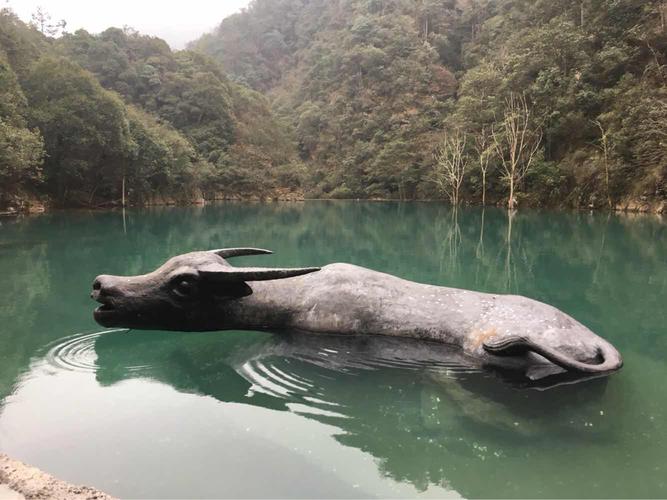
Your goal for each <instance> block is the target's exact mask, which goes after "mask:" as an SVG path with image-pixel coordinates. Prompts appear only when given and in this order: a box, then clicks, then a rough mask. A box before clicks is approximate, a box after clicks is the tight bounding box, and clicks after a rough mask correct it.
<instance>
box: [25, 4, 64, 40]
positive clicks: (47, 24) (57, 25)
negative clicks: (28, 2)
mask: <svg viewBox="0 0 667 500" xmlns="http://www.w3.org/2000/svg"><path fill="white" fill-rule="evenodd" d="M30 18H31V22H30V24H32V25H33V26H34V27H35V28H37V29H38V30H39V31H40V32H41V33H42V34H44V35H49V36H56V35H58V33H59V32H61V31H64V30H65V27H66V26H67V21H65V20H64V19H61V20H60V21H56V22H51V21H52V20H51V14H49V13H48V12H46V11H45V10H44V9H43V8H42V7H37V10H36V11H35V12H33V13H32V14H31V16H30Z"/></svg>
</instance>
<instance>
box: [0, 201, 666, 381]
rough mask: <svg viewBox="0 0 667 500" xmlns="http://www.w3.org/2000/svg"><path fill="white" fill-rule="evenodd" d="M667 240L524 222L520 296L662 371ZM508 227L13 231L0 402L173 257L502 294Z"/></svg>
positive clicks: (430, 210)
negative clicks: (196, 254) (111, 279)
mask: <svg viewBox="0 0 667 500" xmlns="http://www.w3.org/2000/svg"><path fill="white" fill-rule="evenodd" d="M482 216H483V219H482ZM482 221H483V225H482ZM666 228H667V225H665V224H664V222H662V221H661V220H659V219H657V218H654V217H651V216H634V217H631V216H621V215H607V214H585V213H549V212H534V211H527V210H526V211H522V212H520V213H518V214H517V215H516V216H515V217H514V219H513V220H512V227H511V238H509V241H510V242H511V248H510V249H509V251H511V264H512V266H511V267H510V271H511V273H512V274H510V277H511V284H512V288H511V290H510V291H511V292H513V293H520V294H524V295H527V296H529V297H533V298H536V299H539V300H543V301H546V302H549V303H551V304H553V305H555V306H557V307H559V308H561V309H563V310H565V311H566V312H568V313H570V314H572V315H573V316H575V317H576V318H577V319H579V320H581V321H583V322H584V323H585V324H587V325H588V326H590V327H591V328H592V329H593V330H594V331H596V332H599V333H600V334H602V335H603V336H605V337H607V338H609V339H610V340H611V341H612V342H614V343H615V344H616V345H617V346H618V347H619V348H620V349H621V350H622V351H623V350H625V349H628V348H632V349H634V350H639V351H641V352H642V353H644V354H645V355H647V356H650V357H654V358H655V359H664V358H665V357H667V338H666V337H665V335H664V334H663V332H664V325H665V323H667V318H666V317H665V314H666V313H665V309H664V304H663V301H664V296H665V294H666V290H667V265H666V264H667V237H666V232H667V229H666ZM124 229H125V230H126V232H125V230H124ZM508 229H509V228H508V219H507V212H506V211H504V210H500V209H491V208H487V209H486V210H484V211H482V210H478V209H468V208H459V209H458V211H457V213H456V216H455V217H452V211H451V207H449V206H446V205H442V204H436V203H373V202H370V203H369V202H366V203H358V202H334V201H331V202H313V203H268V204H260V203H229V204H223V205H220V206H204V207H191V208H156V209H151V210H145V211H139V210H127V211H126V217H125V221H124V220H123V217H122V214H121V213H120V212H98V213H91V212H84V211H70V212H63V213H61V212H54V213H52V214H47V215H44V216H40V217H35V218H25V219H22V220H14V221H11V220H6V221H3V226H1V227H0V272H2V275H3V277H4V278H5V280H4V282H5V286H4V287H1V288H0V324H2V327H1V328H2V335H0V342H1V343H2V347H3V350H2V352H3V363H1V364H2V368H1V370H2V374H3V375H2V380H1V381H0V384H2V386H3V387H4V389H3V392H2V394H6V391H8V390H9V388H10V387H11V385H12V384H13V383H14V380H15V377H16V375H17V374H18V373H19V372H20V371H21V370H22V369H24V368H25V367H27V365H28V363H29V359H30V357H31V356H33V355H35V353H36V352H37V351H38V350H39V349H40V348H41V347H42V346H44V345H45V344H47V343H48V342H49V341H51V340H54V339H57V338H60V337H63V336H65V335H69V334H72V333H75V332H80V331H90V330H93V329H95V328H97V325H95V323H94V322H93V321H92V319H91V316H90V315H91V310H92V307H93V306H92V303H91V302H90V299H89V298H88V291H89V287H90V282H91V281H92V279H93V277H94V276H95V275H96V274H98V273H100V272H108V273H114V274H135V273H141V272H145V271H148V270H151V269H153V268H155V267H156V266H157V265H159V264H160V263H161V262H163V261H164V260H166V259H167V258H168V257H170V256H171V255H174V254H178V253H183V252H187V251H191V250H195V249H206V248H218V247H223V246H237V245H252V246H261V247H266V248H270V249H272V250H274V251H275V252H276V253H275V254H274V255H271V256H265V257H248V258H243V259H238V260H237V261H236V263H237V264H238V265H248V264H250V263H255V264H258V263H259V262H261V264H262V265H286V266H302V265H321V264H326V263H329V262H341V261H343V262H351V263H354V264H359V265H363V266H366V267H370V268H373V269H376V270H379V271H384V272H389V273H392V274H395V275H398V276H401V277H404V278H408V279H412V280H415V281H421V282H426V283H433V284H439V285H445V286H453V287H459V288H470V289H476V290H481V291H491V292H505V291H508V289H507V285H506V283H507V267H506V265H505V264H506V260H505V259H504V258H505V257H506V255H507V253H508V245H507V243H508V237H507V234H508ZM450 236H451V237H450ZM12 374H14V375H12Z"/></svg>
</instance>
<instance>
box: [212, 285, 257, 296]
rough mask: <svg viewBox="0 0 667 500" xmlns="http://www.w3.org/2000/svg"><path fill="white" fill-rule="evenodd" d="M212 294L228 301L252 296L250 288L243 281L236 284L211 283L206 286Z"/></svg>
mask: <svg viewBox="0 0 667 500" xmlns="http://www.w3.org/2000/svg"><path fill="white" fill-rule="evenodd" d="M208 285H209V287H210V289H211V290H212V291H213V294H214V295H216V296H218V297H224V298H228V299H240V298H241V297H247V296H248V295H252V288H250V286H248V284H247V283H246V282H244V281H239V282H237V283H225V282H221V283H219V282H211V283H209V284H208Z"/></svg>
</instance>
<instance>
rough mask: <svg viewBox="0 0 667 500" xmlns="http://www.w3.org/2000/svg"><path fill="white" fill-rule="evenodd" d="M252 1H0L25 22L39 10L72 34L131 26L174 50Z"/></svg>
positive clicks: (182, 46) (0, 3)
mask: <svg viewBox="0 0 667 500" xmlns="http://www.w3.org/2000/svg"><path fill="white" fill-rule="evenodd" d="M249 3H250V0H217V1H212V0H179V1H163V2H160V1H155V0H148V1H144V0H104V1H99V0H0V5H1V6H3V7H7V6H8V7H10V8H11V9H12V10H13V11H14V12H15V13H16V14H17V15H18V16H19V17H20V18H21V19H22V20H24V21H30V15H31V14H32V13H33V12H35V10H37V7H38V6H39V7H42V9H43V10H44V11H46V12H48V13H49V14H51V17H52V19H53V20H54V21H55V20H60V19H64V20H65V21H67V31H68V32H70V33H73V32H75V31H76V30H78V29H80V28H83V29H85V30H87V31H89V32H91V33H99V32H101V31H104V30H105V29H106V28H108V27H110V26H115V27H118V28H122V27H123V26H125V25H128V26H131V27H132V28H134V29H136V30H138V31H139V32H140V33H142V34H145V35H153V36H158V37H160V38H164V39H165V40H166V41H167V42H168V43H169V45H170V46H171V47H172V48H173V49H182V48H184V47H185V44H186V43H187V42H189V41H191V40H194V39H195V38H198V37H199V36H200V35H201V34H203V33H205V32H207V31H211V30H212V29H213V28H215V27H216V26H217V25H218V24H220V21H222V20H223V19H224V18H225V17H227V16H229V15H230V14H233V13H235V12H238V11H239V10H241V9H242V8H243V7H246V6H247V5H248V4H249Z"/></svg>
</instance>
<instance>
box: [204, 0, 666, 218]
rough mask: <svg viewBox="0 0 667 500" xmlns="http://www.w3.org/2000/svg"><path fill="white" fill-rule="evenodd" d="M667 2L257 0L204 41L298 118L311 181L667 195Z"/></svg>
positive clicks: (334, 189) (525, 197)
mask: <svg viewBox="0 0 667 500" xmlns="http://www.w3.org/2000/svg"><path fill="white" fill-rule="evenodd" d="M666 16H667V3H666V2H664V1H662V0H623V1H619V0H576V1H574V0H459V1H456V0H334V1H330V0H254V1H253V2H252V3H251V4H250V6H249V8H248V9H247V10H245V11H244V12H242V13H239V14H236V15H234V16H231V17H229V18H227V19H225V20H223V21H222V23H221V24H220V26H219V27H218V28H217V29H216V30H215V31H214V32H213V33H210V34H207V35H204V36H203V37H202V38H201V39H199V40H197V41H195V42H193V43H192V44H191V48H192V49H195V50H198V51H202V52H204V53H207V54H209V55H211V56H212V57H214V58H215V59H217V60H218V61H220V62H221V63H222V64H223V67H224V68H225V69H226V71H228V73H229V75H230V76H231V78H232V79H234V80H235V81H238V82H242V83H245V84H248V85H250V86H251V87H252V88H254V89H256V90H258V91H261V92H264V93H266V94H267V95H268V96H269V98H270V100H271V102H272V105H273V109H274V111H275V112H276V113H277V114H278V115H279V116H280V117H281V118H284V119H286V120H288V121H289V122H290V123H291V125H292V128H293V129H294V131H295V134H296V135H295V137H296V140H297V142H298V147H299V153H300V156H301V159H302V160H303V161H304V162H305V163H306V165H307V176H306V184H307V189H308V193H309V194H310V195H313V196H328V197H401V198H430V197H443V196H446V195H448V196H449V197H450V199H451V200H452V201H460V200H465V201H470V202H480V201H481V200H482V197H483V196H484V197H485V198H486V202H487V203H489V202H492V203H496V202H498V203H506V202H507V200H508V197H509V192H510V189H511V190H513V191H514V196H513V198H514V199H516V200H518V203H519V204H548V205H559V206H564V205H566V206H586V207H588V206H597V207H606V206H614V205H616V204H618V203H619V202H621V201H622V200H624V199H626V200H627V199H635V200H664V199H665V198H666V197H667V187H666V180H667V154H666V153H667V142H665V138H666V137H667V67H666V66H665V64H666V63H667V27H666V22H667V21H666ZM485 191H486V192H485Z"/></svg>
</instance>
